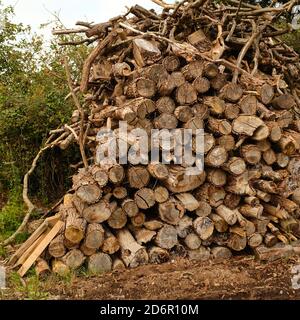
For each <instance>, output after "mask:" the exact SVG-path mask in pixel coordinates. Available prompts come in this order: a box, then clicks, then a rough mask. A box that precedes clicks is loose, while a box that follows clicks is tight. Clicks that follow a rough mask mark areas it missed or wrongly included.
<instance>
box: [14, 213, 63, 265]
mask: <svg viewBox="0 0 300 320" xmlns="http://www.w3.org/2000/svg"><path fill="white" fill-rule="evenodd" d="M60 216H61V215H60V214H57V215H55V216H53V217H49V218H47V219H45V221H44V222H43V223H42V224H41V225H40V226H39V227H38V228H37V229H36V230H35V231H34V232H33V234H32V235H31V236H30V237H29V238H28V239H27V240H26V241H25V242H24V243H23V244H22V245H21V247H20V248H19V249H18V250H17V251H16V252H15V253H14V254H13V255H12V257H11V258H10V259H9V261H8V264H9V265H12V264H15V263H16V261H17V260H18V258H20V257H21V256H22V254H23V253H24V252H25V251H26V250H27V249H28V248H29V247H30V246H31V245H32V244H33V243H34V242H35V241H36V240H37V239H38V238H39V237H40V235H41V234H42V233H44V231H45V230H46V229H47V228H48V225H50V226H53V225H54V224H55V223H56V222H57V221H58V220H59V219H60Z"/></svg>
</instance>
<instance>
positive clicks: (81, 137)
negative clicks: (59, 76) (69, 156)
mask: <svg viewBox="0 0 300 320" xmlns="http://www.w3.org/2000/svg"><path fill="white" fill-rule="evenodd" d="M64 64H65V69H66V75H67V81H68V86H69V89H70V91H71V93H72V97H73V100H74V103H75V106H76V108H77V110H78V111H79V114H80V118H81V121H80V131H79V139H78V142H79V149H80V153H81V158H82V161H83V163H84V167H85V168H87V167H88V162H87V159H86V155H85V150H84V144H83V126H84V111H83V109H82V107H81V104H80V102H79V100H78V98H77V96H76V93H75V91H74V88H73V84H72V79H71V73H70V69H69V65H68V60H67V58H66V57H65V58H64Z"/></svg>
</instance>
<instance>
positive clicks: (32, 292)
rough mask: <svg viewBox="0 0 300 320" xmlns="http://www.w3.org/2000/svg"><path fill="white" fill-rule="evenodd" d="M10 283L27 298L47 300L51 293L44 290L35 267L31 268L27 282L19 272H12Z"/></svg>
mask: <svg viewBox="0 0 300 320" xmlns="http://www.w3.org/2000/svg"><path fill="white" fill-rule="evenodd" d="M8 284H9V286H10V287H11V289H13V290H14V292H17V293H18V294H20V295H22V298H23V299H26V300H45V299H47V298H48V297H49V293H48V292H46V291H44V290H43V288H42V283H41V282H40V281H39V278H38V276H37V275H36V274H35V272H34V271H33V269H32V270H30V272H29V274H28V276H27V277H26V280H25V282H24V281H22V279H21V277H20V276H19V274H18V273H17V272H11V273H10V274H9V279H8Z"/></svg>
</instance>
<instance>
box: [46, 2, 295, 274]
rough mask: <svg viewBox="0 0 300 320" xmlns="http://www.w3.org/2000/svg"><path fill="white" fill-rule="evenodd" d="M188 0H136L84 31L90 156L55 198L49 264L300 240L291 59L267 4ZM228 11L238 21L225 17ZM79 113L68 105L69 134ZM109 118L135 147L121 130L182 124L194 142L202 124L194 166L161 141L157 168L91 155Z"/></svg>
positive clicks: (197, 255)
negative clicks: (156, 5)
mask: <svg viewBox="0 0 300 320" xmlns="http://www.w3.org/2000/svg"><path fill="white" fill-rule="evenodd" d="M198 2H199V1H196V2H193V1H186V3H184V4H181V5H179V6H177V7H176V9H175V7H174V8H173V9H175V11H174V10H171V11H170V10H169V9H164V10H163V12H162V13H161V14H159V15H156V14H155V13H154V12H153V11H148V10H146V9H144V8H141V7H140V6H135V7H133V8H131V9H130V13H132V14H133V17H131V18H128V19H127V18H126V17H118V18H116V19H112V20H110V21H109V22H108V23H107V24H106V25H104V24H99V25H89V26H88V27H87V29H86V30H85V32H86V35H87V36H88V37H90V36H91V34H92V35H93V36H96V37H97V39H100V40H99V43H98V45H97V47H96V48H95V49H94V51H93V52H92V53H91V56H89V57H88V59H87V61H86V63H85V69H84V70H83V78H82V82H81V87H80V88H81V91H82V92H83V93H84V94H85V101H86V105H88V106H89V115H87V114H86V116H85V118H84V119H83V123H84V129H85V137H86V141H87V142H86V145H85V147H86V149H88V150H89V151H90V152H92V153H93V155H94V157H93V161H92V163H91V164H90V165H89V166H88V167H87V166H86V167H85V168H81V169H79V171H78V174H76V175H75V176H74V177H73V192H72V194H69V195H67V196H66V197H65V201H64V204H63V205H62V206H61V207H60V211H61V213H62V214H63V216H64V219H65V228H64V230H63V231H62V233H61V234H60V235H58V236H57V237H56V238H55V239H53V240H52V242H51V243H50V245H49V247H48V253H49V256H51V259H52V260H53V261H54V263H52V266H53V271H56V270H59V269H62V270H66V269H69V268H70V269H72V268H78V267H80V266H81V265H83V264H84V263H85V262H86V264H87V267H88V269H89V270H90V271H91V272H92V273H99V272H104V271H107V270H111V269H120V268H124V267H136V266H138V265H142V264H145V263H161V262H164V261H167V260H168V259H169V258H170V256H172V254H174V253H176V252H177V253H178V252H180V254H185V255H187V256H189V257H190V258H194V259H207V257H208V256H212V257H214V258H215V259H221V258H225V257H226V258H229V257H230V256H231V254H232V252H240V251H243V250H244V249H245V248H247V247H249V248H257V247H259V246H262V245H265V246H267V247H271V246H273V245H275V244H276V243H277V242H283V243H289V242H290V241H292V240H295V239H296V238H298V237H300V232H299V230H300V227H299V219H298V218H299V203H300V200H299V199H300V196H299V194H300V192H299V190H300V181H299V178H298V177H297V175H298V174H299V172H300V169H299V168H300V153H299V149H300V125H299V120H298V116H297V113H296V112H295V110H297V108H299V107H300V105H299V101H300V100H299V98H298V96H297V92H298V91H297V90H296V89H295V88H296V84H295V82H296V80H297V79H298V78H299V75H300V72H299V70H300V68H299V57H298V56H297V55H296V53H294V52H293V51H292V50H291V49H287V46H286V45H284V44H282V42H280V41H278V39H277V38H276V31H274V30H275V27H273V26H272V25H271V22H272V21H273V20H274V21H276V18H277V14H278V13H277V11H278V10H279V9H278V10H277V11H275V10H273V11H272V10H270V12H269V17H268V19H267V20H268V21H269V22H268V23H267V24H266V23H265V19H264V18H263V17H264V16H263V12H265V11H263V12H262V13H260V12H257V10H256V11H255V10H254V9H253V8H252V6H248V5H246V4H244V3H243V2H242V3H241V4H240V7H239V9H238V8H235V9H234V11H232V10H233V9H232V8H234V7H232V6H233V4H232V6H231V7H229V6H225V5H222V4H218V3H215V2H213V1H205V10H203V11H202V10H201V6H198V5H195V6H194V4H196V3H198ZM200 2H201V1H200ZM229 2H230V3H234V1H229ZM201 3H203V1H202V2H201ZM237 3H238V2H237ZM170 6H172V5H170ZM287 9H288V6H287V5H285V6H283V7H282V9H280V10H283V11H284V10H287ZM236 10H238V11H237V12H238V13H237V15H238V14H240V15H241V17H243V16H244V15H245V13H247V19H243V18H242V19H241V21H239V22H238V23H237V21H236V20H234V16H235V15H236ZM273 12H274V13H273ZM233 13H234V14H233ZM189 16H190V17H193V18H191V19H190V21H188V19H187V17H189ZM194 17H198V18H197V19H194ZM226 19H228V20H226ZM182 21H186V22H182ZM198 21H199V25H198ZM200 21H201V23H200ZM225 21H226V23H225ZM175 22H176V23H175ZM184 23H186V25H184ZM208 25H210V28H207V26H208ZM173 26H174V27H173ZM222 28H223V29H222ZM256 29H259V30H260V32H259V33H258V34H257V36H256V38H255V40H254V41H252V40H253V39H252V38H253V36H252V34H254V35H255V34H256V33H255V32H256V31H255V30H256ZM146 30H149V32H147V31H146ZM195 30H197V31H195ZM209 30H211V31H209ZM272 34H274V36H273V35H272ZM169 35H170V37H169ZM225 36H226V37H225ZM249 39H252V40H251V41H252V42H251V43H249V41H250V40H249ZM269 40H270V41H269ZM224 41H225V43H226V46H225V44H224ZM247 44H248V45H247ZM275 44H276V45H275ZM242 49H243V50H242ZM279 49H280V50H279ZM245 50H246V52H247V50H248V54H247V55H246V54H245V52H244V51H245ZM260 50H261V53H260ZM276 50H277V51H276ZM239 52H240V53H239ZM272 52H273V54H271V53H272ZM274 52H276V53H274ZM279 52H280V53H279ZM278 59H279V60H278ZM292 59H293V61H295V68H292V65H291V64H290V63H288V61H292ZM282 61H283V62H286V63H287V64H288V65H290V68H288V67H287V68H284V69H283V68H281V66H282ZM297 68H298V69H297ZM274 70H275V71H274ZM291 70H293V71H294V73H293V74H291V72H292V71H291ZM295 70H296V71H295ZM297 72H298V73H297ZM293 88H294V89H293ZM76 115H77V117H76ZM78 117H79V115H78V113H76V112H74V114H73V117H72V119H73V120H72V121H73V124H72V125H73V126H72V127H71V128H73V130H74V131H75V132H79V130H80V128H79V119H78ZM119 120H124V121H126V122H127V124H128V141H129V147H131V148H132V150H135V151H136V152H138V151H141V148H142V147H144V146H141V145H140V144H139V141H138V139H136V137H135V136H134V135H131V134H130V132H132V130H133V129H138V128H141V129H145V130H146V132H147V133H150V132H151V129H170V130H171V129H179V130H182V129H192V133H193V137H192V139H194V138H195V133H196V129H204V133H205V134H204V171H203V172H201V173H199V174H197V175H187V173H186V167H188V165H187V164H185V163H181V164H178V163H176V161H175V160H174V159H175V155H174V154H175V151H174V149H173V146H172V143H171V144H170V145H169V150H168V151H169V153H168V155H166V157H167V158H168V160H169V161H170V164H168V165H166V164H163V163H158V162H154V163H147V162H146V163H145V162H144V160H145V159H143V158H140V159H139V161H137V162H135V161H136V159H135V158H132V159H131V160H130V157H129V163H128V164H119V163H121V162H120V160H121V159H119V158H117V159H116V162H111V163H109V162H105V163H104V162H103V161H98V160H99V159H98V160H97V157H96V153H97V151H98V150H101V151H103V152H104V153H105V152H107V139H108V138H107V137H106V138H105V137H104V136H103V135H102V136H101V137H100V138H99V136H97V133H98V132H99V131H100V130H101V131H102V132H103V131H105V130H111V132H112V133H113V135H114V136H115V137H116V139H117V142H120V140H122V139H123V138H124V137H123V136H122V134H120V128H119V124H118V121H119ZM69 134H70V135H72V134H73V133H70V132H69ZM173 138H174V139H175V137H174V136H173ZM63 147H65V145H64V146H63ZM149 151H150V150H147V152H146V153H147V154H148V152H149ZM193 156H196V150H194V149H193ZM210 252H211V253H210ZM61 266H63V267H61Z"/></svg>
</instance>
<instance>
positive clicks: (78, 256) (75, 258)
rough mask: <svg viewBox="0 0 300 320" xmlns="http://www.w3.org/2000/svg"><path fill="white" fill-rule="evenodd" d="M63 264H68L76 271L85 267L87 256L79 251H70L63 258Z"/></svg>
mask: <svg viewBox="0 0 300 320" xmlns="http://www.w3.org/2000/svg"><path fill="white" fill-rule="evenodd" d="M61 260H62V262H63V263H64V264H66V265H67V266H68V267H69V268H70V269H72V270H75V269H78V268H79V267H80V266H82V265H83V263H84V261H85V256H84V255H83V253H82V252H81V251H80V250H78V249H72V250H70V251H69V252H68V253H67V254H66V255H64V256H63V257H62V258H61Z"/></svg>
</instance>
